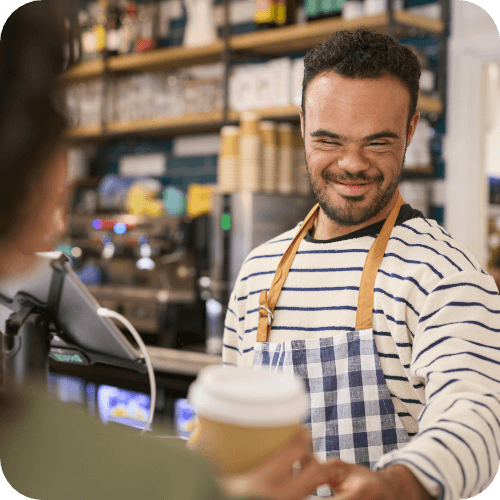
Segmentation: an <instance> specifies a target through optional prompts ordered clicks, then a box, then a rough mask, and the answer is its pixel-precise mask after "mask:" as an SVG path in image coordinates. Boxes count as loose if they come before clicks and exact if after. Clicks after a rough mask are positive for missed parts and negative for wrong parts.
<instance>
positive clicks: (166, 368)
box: [147, 346, 222, 375]
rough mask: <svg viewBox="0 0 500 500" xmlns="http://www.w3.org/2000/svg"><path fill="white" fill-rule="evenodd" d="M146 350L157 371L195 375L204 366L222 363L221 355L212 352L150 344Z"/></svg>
mask: <svg viewBox="0 0 500 500" xmlns="http://www.w3.org/2000/svg"><path fill="white" fill-rule="evenodd" d="M147 350H148V354H149V356H150V358H151V362H152V363H153V367H154V369H155V370H156V371H159V372H166V373H181V374H184V375H196V374H197V373H198V372H199V371H200V370H201V369H202V368H204V367H205V366H209V365H220V364H222V357H221V356H214V355H212V354H204V353H200V352H189V351H180V350H178V349H167V348H164V347H152V346H148V347H147Z"/></svg>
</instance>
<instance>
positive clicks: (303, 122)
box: [299, 106, 306, 139]
mask: <svg viewBox="0 0 500 500" xmlns="http://www.w3.org/2000/svg"><path fill="white" fill-rule="evenodd" d="M299 116H300V133H301V134H302V139H304V130H305V127H306V125H305V119H304V115H303V113H302V106H299Z"/></svg>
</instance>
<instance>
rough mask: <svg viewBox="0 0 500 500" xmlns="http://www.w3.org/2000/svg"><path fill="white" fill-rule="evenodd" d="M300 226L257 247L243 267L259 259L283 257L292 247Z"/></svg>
mask: <svg viewBox="0 0 500 500" xmlns="http://www.w3.org/2000/svg"><path fill="white" fill-rule="evenodd" d="M299 227H300V224H297V225H296V226H295V227H293V228H292V229H289V230H288V231H285V232H284V233H281V234H279V235H278V236H275V237H274V238H272V239H270V240H268V241H266V242H264V243H262V244H260V245H258V246H257V247H255V248H254V249H253V250H252V251H251V252H250V253H249V254H248V256H247V258H246V259H245V262H244V263H243V265H244V266H245V265H247V264H248V263H250V262H253V261H255V260H257V259H262V258H266V257H267V256H269V257H277V256H282V255H283V254H284V253H285V252H286V250H287V248H288V247H289V246H290V243H291V242H292V240H293V239H294V238H295V235H296V234H297V231H298V230H299Z"/></svg>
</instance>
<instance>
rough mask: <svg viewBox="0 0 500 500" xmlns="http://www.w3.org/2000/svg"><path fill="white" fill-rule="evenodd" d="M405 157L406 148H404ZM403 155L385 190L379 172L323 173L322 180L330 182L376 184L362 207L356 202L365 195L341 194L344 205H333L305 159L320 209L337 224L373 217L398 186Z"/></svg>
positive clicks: (388, 200)
mask: <svg viewBox="0 0 500 500" xmlns="http://www.w3.org/2000/svg"><path fill="white" fill-rule="evenodd" d="M405 157H406V150H405ZM405 157H403V164H402V166H401V168H400V170H399V175H398V177H397V178H396V179H395V180H394V181H393V182H391V183H390V184H389V186H387V188H386V189H385V190H382V189H381V186H382V183H383V181H384V176H383V175H382V174H379V175H377V176H375V177H368V176H367V175H366V174H365V173H364V172H360V173H359V174H356V175H353V174H351V173H350V172H347V171H344V172H343V173H342V174H332V173H331V172H326V173H324V174H323V180H324V181H330V182H340V183H345V182H349V183H352V184H354V183H356V181H359V182H360V183H363V184H364V183H369V182H373V183H375V184H377V185H378V187H379V189H378V192H377V194H376V195H375V198H374V199H373V201H372V202H371V203H370V204H369V205H368V206H366V207H364V208H359V207H358V202H362V201H363V200H364V199H365V195H361V196H342V198H344V200H346V204H345V206H344V207H340V206H334V205H333V204H332V203H331V202H330V201H329V200H328V196H327V194H326V187H323V188H321V187H319V186H318V185H317V184H315V182H314V181H313V179H312V178H311V173H310V170H309V165H308V164H307V161H306V166H307V175H308V176H309V181H310V183H311V187H312V190H313V193H314V196H315V198H316V200H317V202H318V203H319V206H320V207H321V210H323V212H324V213H325V215H326V216H327V217H328V218H329V219H330V220H331V221H333V222H336V223H337V224H338V225H339V226H359V225H360V224H363V223H364V222H366V221H369V220H370V219H372V218H373V217H375V216H377V215H378V214H379V213H380V212H381V211H382V210H383V209H384V208H385V207H386V206H387V204H388V203H389V202H390V201H391V199H392V197H393V196H394V193H395V192H396V189H397V188H398V185H399V181H400V180H401V175H402V172H403V167H404V163H405Z"/></svg>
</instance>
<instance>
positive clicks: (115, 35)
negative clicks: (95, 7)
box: [106, 0, 122, 57]
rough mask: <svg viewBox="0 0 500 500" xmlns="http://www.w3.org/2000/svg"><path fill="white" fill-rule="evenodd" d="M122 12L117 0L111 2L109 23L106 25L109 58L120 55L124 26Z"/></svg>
mask: <svg viewBox="0 0 500 500" xmlns="http://www.w3.org/2000/svg"><path fill="white" fill-rule="evenodd" d="M120 15H121V11H120V8H119V6H118V4H117V3H116V0H111V1H110V3H109V6H108V22H107V24H106V51H107V55H108V56H110V57H111V56H117V55H118V54H119V53H120V46H121V43H122V42H121V37H122V25H121V16H120Z"/></svg>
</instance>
